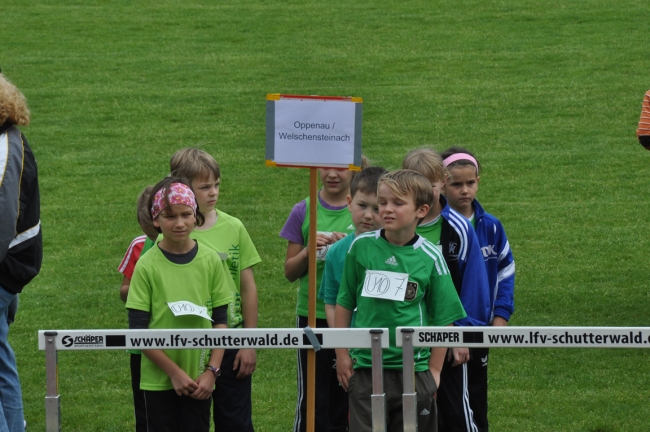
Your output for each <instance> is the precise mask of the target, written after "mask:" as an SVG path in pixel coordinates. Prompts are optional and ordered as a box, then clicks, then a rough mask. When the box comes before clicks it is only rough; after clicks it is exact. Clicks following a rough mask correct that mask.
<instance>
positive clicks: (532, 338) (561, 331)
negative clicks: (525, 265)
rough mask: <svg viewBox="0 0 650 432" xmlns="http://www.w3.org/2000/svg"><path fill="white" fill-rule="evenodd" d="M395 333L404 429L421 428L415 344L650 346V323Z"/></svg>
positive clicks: (406, 431)
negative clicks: (401, 367) (399, 349)
mask: <svg viewBox="0 0 650 432" xmlns="http://www.w3.org/2000/svg"><path fill="white" fill-rule="evenodd" d="M395 335H396V337H395V341H396V344H397V346H398V347H402V355H403V364H404V391H403V395H402V399H403V405H404V406H403V412H404V432H417V409H413V404H417V394H416V393H415V374H414V372H413V368H414V359H413V347H430V348H437V347H447V348H461V347H465V348H650V327H397V329H396V330H395ZM399 335H401V337H399ZM407 365H408V366H409V373H407ZM373 366H374V365H373Z"/></svg>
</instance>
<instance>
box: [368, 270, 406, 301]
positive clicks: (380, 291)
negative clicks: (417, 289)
mask: <svg viewBox="0 0 650 432" xmlns="http://www.w3.org/2000/svg"><path fill="white" fill-rule="evenodd" d="M408 281H409V275H408V273H395V272H391V271H382V270H366V279H365V280H364V281H363V291H362V292H361V296H362V297H373V298H381V299H385V300H394V301H403V300H404V296H405V295H406V285H407V284H408Z"/></svg>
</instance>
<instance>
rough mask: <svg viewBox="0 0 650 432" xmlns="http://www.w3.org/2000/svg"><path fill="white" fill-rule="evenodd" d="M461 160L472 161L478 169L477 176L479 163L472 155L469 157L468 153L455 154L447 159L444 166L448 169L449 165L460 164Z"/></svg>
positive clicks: (443, 162)
mask: <svg viewBox="0 0 650 432" xmlns="http://www.w3.org/2000/svg"><path fill="white" fill-rule="evenodd" d="M459 160H467V161H470V162H471V163H472V164H473V165H474V167H475V168H476V174H478V162H476V159H474V157H472V155H468V154H467V153H454V154H453V155H451V156H449V157H448V158H447V159H445V160H443V161H442V164H443V165H444V166H445V168H447V167H448V166H449V165H451V164H453V163H454V162H458V161H459Z"/></svg>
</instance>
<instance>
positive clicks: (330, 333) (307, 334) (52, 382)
mask: <svg viewBox="0 0 650 432" xmlns="http://www.w3.org/2000/svg"><path fill="white" fill-rule="evenodd" d="M145 339H146V340H148V341H150V342H151V344H155V343H156V341H157V342H160V341H162V342H160V343H162V345H150V346H146V347H145V346H143V345H142V344H141V342H142V341H143V340H145ZM138 340H139V341H140V344H134V342H133V341H138ZM253 341H254V343H253ZM190 345H191V346H190ZM388 345H389V344H388V329H387V328H381V329H371V328H364V329H329V328H328V329H324V328H315V329H310V328H309V327H305V328H265V329H203V330H196V329H166V330H124V329H117V330H111V329H109V330H39V332H38V348H39V350H41V351H45V359H46V361H45V367H46V381H47V383H46V387H47V393H46V396H45V416H46V418H45V424H46V432H59V431H60V430H61V405H60V394H59V377H58V372H59V371H58V352H59V351H81V350H126V349H140V350H142V349H212V348H223V349H242V348H254V349H316V350H318V349H320V348H325V349H335V348H370V349H371V350H372V356H373V364H372V375H373V395H372V409H373V414H372V420H373V424H372V430H373V432H385V431H386V418H385V405H386V402H385V394H384V389H383V373H382V361H381V359H382V349H383V348H384V347H388ZM376 359H378V360H376ZM375 410H381V412H377V413H376V412H375Z"/></svg>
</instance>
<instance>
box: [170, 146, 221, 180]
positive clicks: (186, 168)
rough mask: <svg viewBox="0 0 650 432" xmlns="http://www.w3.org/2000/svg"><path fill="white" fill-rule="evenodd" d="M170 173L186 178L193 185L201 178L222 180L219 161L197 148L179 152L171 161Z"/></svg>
mask: <svg viewBox="0 0 650 432" xmlns="http://www.w3.org/2000/svg"><path fill="white" fill-rule="evenodd" d="M169 172H170V173H171V174H172V175H173V176H175V177H184V178H186V179H188V180H189V181H190V183H192V182H193V181H194V180H196V179H198V178H201V177H209V176H210V174H212V175H213V176H214V179H215V180H219V179H220V178H221V170H220V169H219V164H218V163H217V161H216V160H215V159H214V158H213V157H212V156H211V155H210V154H209V153H207V152H205V151H203V150H200V149H197V148H184V149H180V150H178V151H177V152H176V153H174V155H173V156H172V158H171V160H170V161H169Z"/></svg>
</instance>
